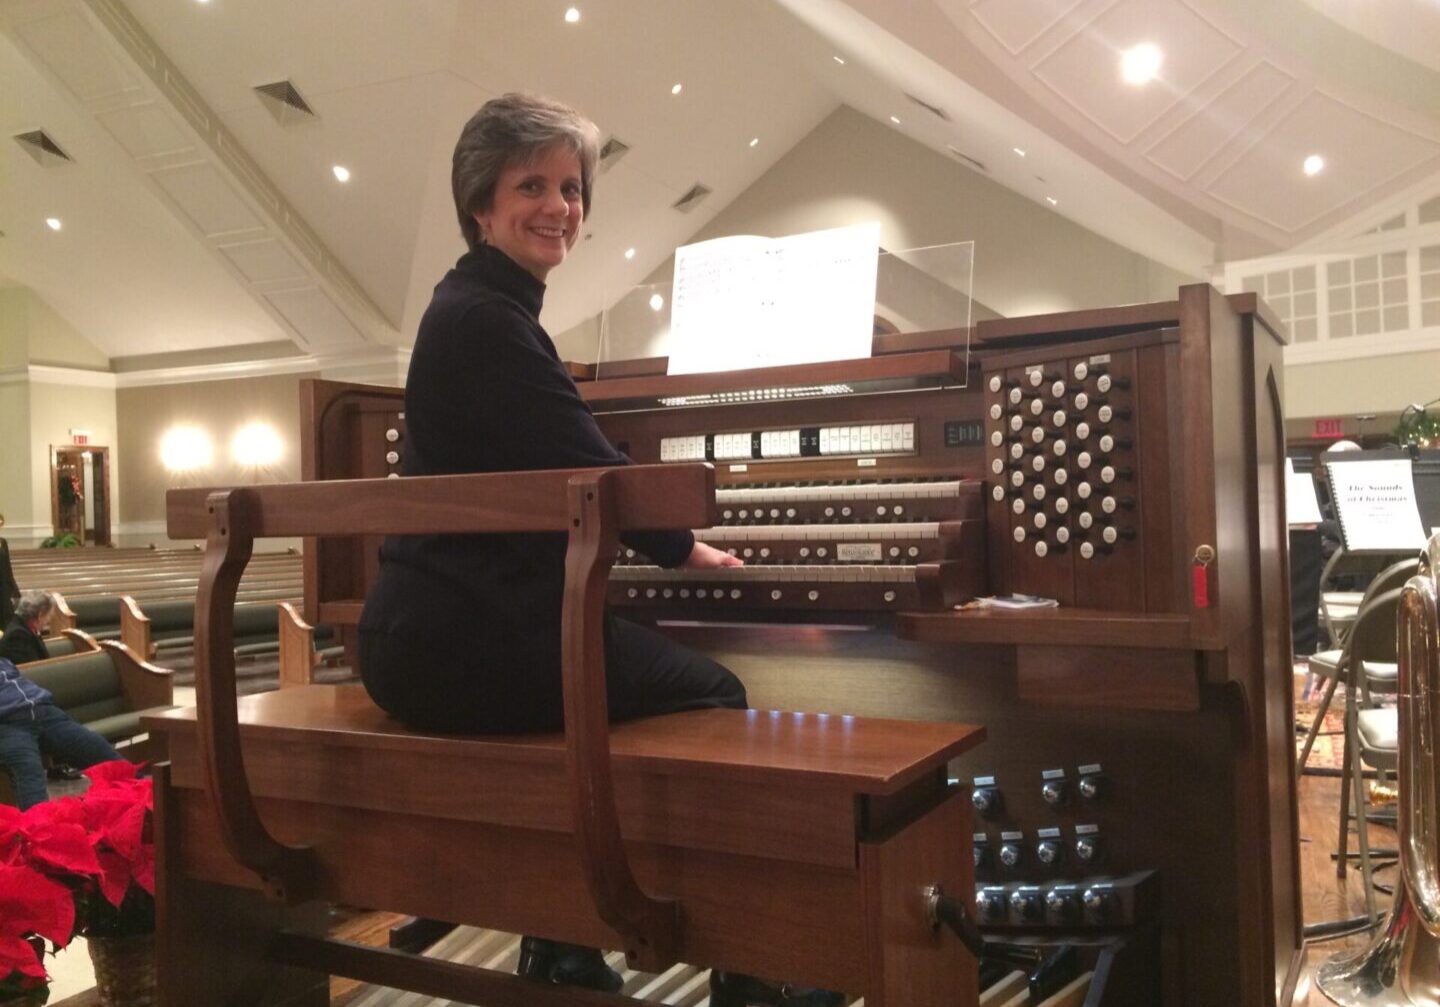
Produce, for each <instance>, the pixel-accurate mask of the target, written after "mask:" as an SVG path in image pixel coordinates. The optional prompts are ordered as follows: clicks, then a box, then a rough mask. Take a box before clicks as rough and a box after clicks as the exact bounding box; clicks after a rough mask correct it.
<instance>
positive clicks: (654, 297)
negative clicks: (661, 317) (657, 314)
mask: <svg viewBox="0 0 1440 1007" xmlns="http://www.w3.org/2000/svg"><path fill="white" fill-rule="evenodd" d="M663 307H665V298H663V297H661V296H660V295H659V294H651V295H650V310H651V311H659V310H660V309H661V308H663Z"/></svg>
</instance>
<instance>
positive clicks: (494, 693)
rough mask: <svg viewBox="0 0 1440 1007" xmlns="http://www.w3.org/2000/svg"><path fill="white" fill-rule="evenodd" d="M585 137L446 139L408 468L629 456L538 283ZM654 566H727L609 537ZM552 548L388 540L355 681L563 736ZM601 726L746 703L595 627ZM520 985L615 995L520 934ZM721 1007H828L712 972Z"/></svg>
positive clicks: (582, 161) (574, 188)
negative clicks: (449, 240) (585, 394)
mask: <svg viewBox="0 0 1440 1007" xmlns="http://www.w3.org/2000/svg"><path fill="white" fill-rule="evenodd" d="M597 160H598V142H597V131H596V129H595V126H594V124H593V123H591V122H589V121H588V120H586V119H585V118H583V117H582V116H580V115H579V114H578V113H576V112H575V111H574V110H573V109H570V108H568V107H566V106H564V105H561V104H559V103H558V102H554V101H551V100H549V99H545V98H540V97H536V96H532V95H523V94H507V95H505V96H503V97H500V98H497V99H495V100H493V101H490V102H487V103H486V104H485V105H484V107H482V108H481V109H480V111H479V112H477V113H476V114H475V116H474V117H473V118H471V120H470V121H469V122H468V123H467V124H466V125H465V128H464V130H463V131H462V132H461V134H460V140H459V142H458V143H457V144H456V147H455V156H454V161H453V166H452V174H451V187H452V189H453V193H454V197H455V209H456V214H457V216H458V218H459V221H460V230H461V233H462V234H463V235H464V237H465V241H466V243H467V244H468V245H469V247H470V250H469V252H467V253H466V254H465V255H464V256H462V257H461V259H460V261H459V262H457V263H456V264H455V268H454V269H452V270H451V271H450V272H449V273H448V274H447V275H446V276H445V278H444V279H443V280H441V281H440V283H439V285H438V286H437V287H436V288H435V295H434V297H433V299H432V300H431V302H430V306H429V307H428V308H427V309H426V311H425V315H424V317H423V318H422V319H421V321H420V328H419V332H418V334H417V336H416V339H415V349H414V352H413V354H412V356H411V359H410V371H409V375H408V377H407V379H406V382H405V421H406V427H407V439H406V443H405V451H404V462H403V471H404V474H405V475H411V476H419V475H444V474H454V473H463V472H506V471H517V470H525V469H562V468H586V467H596V466H607V465H625V464H629V459H628V458H626V457H625V456H624V455H623V454H621V453H620V452H618V451H616V450H615V448H613V447H612V446H611V445H610V443H609V442H608V441H607V440H606V439H605V436H604V435H603V434H602V433H601V432H600V429H599V427H598V426H597V425H596V423H595V419H594V417H593V416H592V415H591V413H590V409H589V407H588V406H586V405H585V403H584V401H583V400H582V399H581V398H580V394H579V392H578V391H577V390H576V388H575V383H574V382H573V381H572V380H571V379H570V376H569V374H568V373H567V371H566V370H565V368H564V366H562V364H561V362H560V357H559V355H558V354H557V353H556V351H555V346H554V343H552V342H551V340H550V337H549V336H548V335H547V334H546V332H545V330H544V329H543V328H542V327H541V326H540V321H539V314H540V307H541V303H542V300H543V298H544V294H545V282H546V280H547V279H548V277H549V275H550V271H551V270H552V269H554V268H555V267H556V266H559V265H560V264H561V263H563V262H564V261H565V256H566V254H567V253H568V252H569V250H570V249H571V248H573V247H574V245H575V241H576V239H577V238H578V237H579V235H580V227H581V224H582V222H583V221H584V219H585V217H586V216H587V215H588V213H589V211H590V194H591V185H592V183H593V180H594V174H595V166H596V162H597ZM624 541H625V543H626V545H628V546H630V547H631V548H634V549H636V550H638V551H640V552H643V553H644V554H645V555H647V556H649V557H650V558H651V559H652V560H654V561H655V562H656V563H659V564H660V565H662V566H670V567H674V566H686V567H689V568H692V569H705V568H711V567H721V566H738V565H739V564H740V561H739V560H737V559H735V558H734V557H732V556H729V555H728V554H726V553H723V552H720V551H719V550H717V549H713V548H711V547H710V546H707V545H705V544H704V543H702V542H697V541H695V538H694V536H693V535H692V534H691V533H690V532H688V531H687V532H644V533H630V534H627V535H625V536H624ZM565 549H566V539H565V536H563V535H555V534H526V535H464V536H462V535H430V536H424V535H415V536H405V537H391V538H389V539H387V540H386V541H385V544H384V546H383V547H382V548H381V552H380V559H381V564H380V575H379V577H378V578H377V580H376V582H375V584H374V586H373V587H372V588H371V591H370V595H369V597H368V598H367V599H366V601H365V611H364V614H363V615H362V617H361V620H360V640H359V652H358V659H359V665H360V673H361V677H362V678H363V680H364V682H365V687H366V688H367V689H368V690H369V692H370V695H371V696H372V697H373V698H374V699H375V702H376V703H377V704H378V705H379V706H381V707H382V708H383V709H385V710H386V711H388V712H389V713H390V714H392V715H393V716H395V717H397V718H398V719H400V720H402V721H405V722H407V723H410V724H414V725H416V726H418V727H422V728H426V729H430V730H442V731H464V732H479V733H492V732H515V731H535V730H559V729H560V728H561V727H562V726H563V716H562V709H563V703H562V691H561V676H560V611H561V600H562V594H563V588H564V581H565V566H564V561H565ZM605 666H606V679H607V696H608V699H609V708H610V716H611V717H612V718H613V719H615V720H625V719H629V718H632V717H640V716H648V715H653V714H660V713H674V712H678V711H681V710H694V709H701V708H705V707H733V708H737V709H743V708H744V707H745V706H746V701H745V688H744V686H743V685H742V684H741V683H740V681H739V679H737V678H736V677H735V676H734V675H732V674H731V673H730V672H729V671H727V670H726V669H725V668H722V667H721V666H720V665H718V664H716V663H715V662H714V661H711V660H710V659H709V658H706V657H704V656H703V655H700V654H697V653H695V652H693V651H690V650H687V649H685V648H684V647H681V646H679V645H677V644H675V643H674V642H672V641H670V640H669V639H668V638H666V637H664V636H661V635H660V634H658V633H655V632H653V631H651V630H648V629H645V628H643V627H641V626H637V625H634V624H632V623H628V622H625V621H624V620H621V619H616V618H613V617H609V618H607V621H606V625H605ZM520 971H521V972H522V974H525V975H530V976H535V977H542V978H547V979H551V980H553V981H556V982H567V983H573V984H577V985H583V986H589V987H592V988H595V989H603V990H607V991H612V992H613V991H614V990H617V989H619V987H620V977H619V975H618V974H617V973H615V972H614V971H613V970H612V969H610V968H609V967H608V966H607V965H606V964H605V962H604V959H603V958H602V957H601V956H600V952H599V951H596V950H594V949H590V948H581V947H577V946H575V945H568V944H560V943H557V942H553V941H542V940H539V939H536V938H531V937H527V938H525V939H524V941H522V944H521V961H520ZM712 991H713V995H714V1001H713V1002H715V1003H716V1004H721V1003H732V1004H739V1003H745V1002H747V1001H748V1002H752V1003H770V1002H776V1003H778V1002H780V998H781V997H784V998H785V1000H786V1002H787V1003H800V1004H830V1003H839V1002H840V1000H839V998H838V997H836V996H835V995H834V994H828V993H821V992H820V991H812V994H811V995H812V996H813V997H814V998H813V999H805V996H804V995H803V994H802V996H801V998H800V999H799V1000H797V999H795V994H796V991H795V990H793V989H791V988H787V989H786V990H785V991H784V992H783V993H782V992H781V990H779V989H778V988H775V987H771V986H769V985H768V984H764V983H761V982H760V981H758V980H754V979H750V978H749V977H746V976H740V975H735V974H729V975H727V974H722V973H716V974H715V978H713V979H712Z"/></svg>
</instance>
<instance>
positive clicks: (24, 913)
mask: <svg viewBox="0 0 1440 1007" xmlns="http://www.w3.org/2000/svg"><path fill="white" fill-rule="evenodd" d="M85 775H86V776H88V777H89V778H90V789H89V790H88V791H86V792H85V794H84V795H83V796H81V797H67V798H61V799H59V800H53V801H44V802H42V803H40V804H36V805H34V806H33V807H31V808H29V809H27V810H26V811H23V812H22V811H18V810H16V809H15V808H12V807H9V806H8V805H0V1001H5V1000H8V999H14V998H17V997H18V998H23V999H22V1000H21V1002H22V1003H31V1004H43V1003H45V1001H46V998H47V997H48V995H49V992H48V990H49V987H48V979H47V976H46V973H45V968H44V965H43V962H42V959H41V951H42V950H43V948H44V942H46V941H48V942H49V944H50V950H51V951H52V952H53V951H58V950H59V949H60V948H63V947H65V946H66V945H67V944H69V943H70V940H71V939H72V938H73V937H74V936H75V935H76V934H84V935H86V936H93V937H124V936H129V935H132V934H143V933H150V932H151V931H153V930H154V929H155V841H154V837H153V824H152V821H151V819H152V812H153V808H154V799H153V795H152V788H151V783H150V781H149V780H148V779H141V778H139V777H137V776H136V767H135V766H134V765H133V764H131V763H129V762H124V761H119V762H105V763H101V764H100V765H98V766H92V767H91V768H90V769H88V770H86V771H85Z"/></svg>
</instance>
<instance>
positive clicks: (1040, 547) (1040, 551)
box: [1035, 514, 1050, 559]
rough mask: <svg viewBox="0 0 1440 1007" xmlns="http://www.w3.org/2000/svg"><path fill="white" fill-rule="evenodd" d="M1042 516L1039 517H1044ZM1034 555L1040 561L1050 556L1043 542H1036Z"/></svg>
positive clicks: (1047, 547)
mask: <svg viewBox="0 0 1440 1007" xmlns="http://www.w3.org/2000/svg"><path fill="white" fill-rule="evenodd" d="M1044 516H1045V515H1044V514H1041V515H1040V517H1044ZM1035 555H1036V556H1039V557H1040V558H1041V559H1044V558H1045V557H1046V556H1048V555H1050V547H1049V546H1048V545H1046V544H1045V543H1044V541H1040V542H1036V543H1035Z"/></svg>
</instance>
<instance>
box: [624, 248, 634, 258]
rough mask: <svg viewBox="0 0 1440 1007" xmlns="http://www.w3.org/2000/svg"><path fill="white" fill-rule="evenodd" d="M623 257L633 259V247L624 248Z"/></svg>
mask: <svg viewBox="0 0 1440 1007" xmlns="http://www.w3.org/2000/svg"><path fill="white" fill-rule="evenodd" d="M625 258H627V259H633V258H635V249H633V248H627V249H625Z"/></svg>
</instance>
